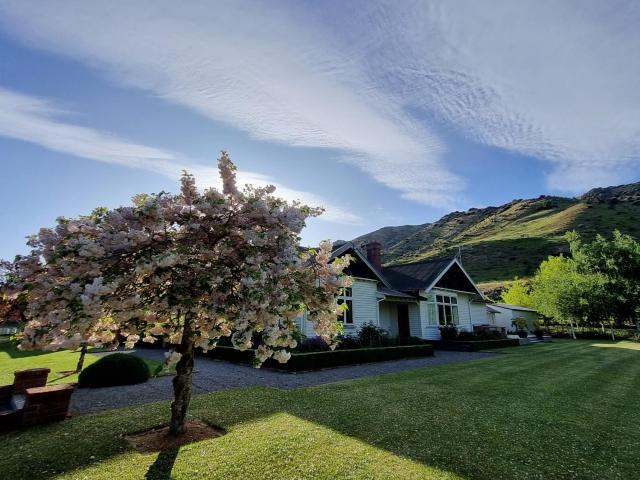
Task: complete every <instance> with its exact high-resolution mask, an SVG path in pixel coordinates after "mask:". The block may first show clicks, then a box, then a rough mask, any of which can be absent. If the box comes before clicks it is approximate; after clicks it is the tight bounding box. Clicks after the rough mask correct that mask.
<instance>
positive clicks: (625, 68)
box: [0, 0, 640, 206]
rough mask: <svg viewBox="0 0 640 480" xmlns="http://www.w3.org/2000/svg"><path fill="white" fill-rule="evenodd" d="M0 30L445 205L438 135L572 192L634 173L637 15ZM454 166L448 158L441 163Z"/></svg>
mask: <svg viewBox="0 0 640 480" xmlns="http://www.w3.org/2000/svg"><path fill="white" fill-rule="evenodd" d="M0 8H1V9H2V11H3V12H4V18H5V21H4V22H3V23H4V26H5V28H6V29H7V30H8V31H11V32H13V33H14V34H15V35H17V36H18V37H20V38H22V39H23V40H25V41H27V42H29V43H30V44H31V45H33V46H36V47H38V48H46V49H49V50H52V51H54V52H57V53H61V54H64V55H68V56H70V57H73V58H77V59H80V60H83V61H85V62H87V63H88V64H90V65H92V66H94V67H96V68H98V69H100V70H101V71H103V72H105V74H106V75H108V76H109V77H110V78H112V79H114V80H115V81H117V82H118V83H120V84H124V85H128V86H134V87H136V88H141V89H145V90H148V91H152V92H154V93H155V94H157V95H158V96H160V97H161V98H163V99H165V100H167V101H170V102H174V103H176V104H180V105H183V106H186V107H188V108H190V109H192V110H195V111H197V112H199V113H201V114H203V115H205V116H207V117H209V118H212V119H215V120H219V121H224V122H227V123H229V124H231V125H234V126H236V127H238V128H240V129H242V130H244V131H247V132H249V133H250V134H252V135H253V136H255V137H257V138H261V139H266V140H269V141H274V142H281V143H284V144H287V145H293V146H307V147H326V148H330V149H333V150H335V151H336V152H337V155H338V156H339V157H340V158H343V159H344V160H346V161H349V162H351V163H353V164H355V165H357V166H358V167H360V168H362V169H363V170H364V171H365V172H367V173H369V174H370V175H371V176H372V177H373V178H375V179H376V180H378V181H379V182H382V183H384V184H385V185H387V186H389V187H392V188H395V189H397V190H399V191H400V192H402V194H403V196H404V197H406V198H409V199H412V200H416V201H419V202H422V203H426V204H429V205H437V206H452V205H456V204H459V203H460V201H459V198H460V196H461V194H463V193H464V181H463V179H461V178H460V176H459V175H456V174H453V173H452V171H453V170H455V165H446V164H444V162H443V153H444V152H445V151H446V149H447V143H446V139H445V138H446V137H444V136H442V135H441V134H439V133H438V132H440V131H441V129H443V130H445V131H446V130H447V129H451V130H453V131H455V132H457V133H458V134H460V135H462V136H464V137H466V138H468V139H470V140H472V141H474V142H478V143H481V144H485V145H489V146H492V147H497V148H499V149H503V150H506V151H511V152H517V153H519V154H524V155H530V156H533V157H536V158H538V159H541V160H545V161H547V162H549V165H550V172H549V173H548V176H547V180H548V184H549V187H550V188H551V189H555V190H559V191H565V192H579V191H582V190H584V189H586V188H589V187H591V186H595V185H603V184H613V183H621V182H624V181H628V180H631V179H633V178H634V176H635V175H637V173H638V171H639V170H640V161H639V159H640V89H638V88H637V79H638V78H640V56H639V55H638V54H637V52H638V51H640V33H639V32H640V30H639V29H638V28H637V25H638V24H639V23H640V5H639V4H638V3H637V2H633V1H615V2H601V1H597V0H587V1H585V2H581V3H580V4H579V5H578V4H576V3H575V2H560V1H555V0H554V1H550V0H542V1H539V0H535V1H534V0H523V1H520V2H512V1H509V0H494V1H492V2H475V1H472V0H468V1H467V0H461V1H459V2H450V1H446V0H433V1H428V2H425V1H411V0H406V1H403V2H397V1H384V0H381V1H370V2H357V3H356V2H340V1H335V2H332V1H330V0H327V1H325V2H322V3H321V4H313V3H311V4H309V3H305V4H296V3H288V2H277V1H274V2H251V1H241V0H239V1H233V2H216V3H215V4H211V3H210V2H199V1H192V2H189V3H188V4H186V5H185V4H181V5H178V4H176V3H175V2H170V1H157V2H153V3H149V2H142V1H130V2H126V3H122V4H118V6H117V8H114V7H113V4H112V3H111V2H82V1H79V0H75V1H68V2H64V3H63V4H60V3H56V4H52V3H42V2H31V1H28V0H19V1H18V0H6V1H0ZM454 162H455V161H454Z"/></svg>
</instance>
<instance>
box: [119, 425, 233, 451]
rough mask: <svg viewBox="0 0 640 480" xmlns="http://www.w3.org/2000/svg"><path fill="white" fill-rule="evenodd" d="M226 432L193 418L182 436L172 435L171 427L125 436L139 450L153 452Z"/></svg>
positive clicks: (171, 448) (174, 447)
mask: <svg viewBox="0 0 640 480" xmlns="http://www.w3.org/2000/svg"><path fill="white" fill-rule="evenodd" d="M224 434H225V432H224V430H221V429H219V428H214V427H211V426H209V425H207V424H206V423H204V422H202V421H200V420H193V421H190V422H187V431H186V432H185V433H184V434H182V435H180V436H173V435H170V434H169V427H162V428H154V429H152V430H147V431H146V432H140V433H136V434H133V435H127V436H125V437H124V438H125V439H126V440H127V442H129V445H131V446H132V447H133V448H135V449H136V450H138V451H139V452H142V453H151V452H158V451H166V450H173V449H177V448H180V447H181V446H182V445H187V444H189V443H193V442H199V441H200V440H206V439H207V438H217V437H220V436H222V435H224Z"/></svg>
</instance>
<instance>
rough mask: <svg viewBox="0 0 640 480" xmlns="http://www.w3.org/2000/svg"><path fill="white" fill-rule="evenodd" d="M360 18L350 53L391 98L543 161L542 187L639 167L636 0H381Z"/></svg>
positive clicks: (570, 187)
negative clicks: (547, 164) (545, 164)
mask: <svg viewBox="0 0 640 480" xmlns="http://www.w3.org/2000/svg"><path fill="white" fill-rule="evenodd" d="M359 17H360V18H361V21H360V22H359V23H358V24H357V25H358V26H357V27H356V28H355V29H351V30H350V32H351V37H350V38H349V42H348V44H349V45H350V47H349V48H350V50H349V53H350V55H354V56H357V57H359V58H364V59H366V62H367V65H368V66H367V70H368V71H370V72H372V73H373V74H374V75H376V76H377V82H378V83H379V84H384V85H387V86H388V88H389V90H390V91H392V92H394V94H395V95H396V96H397V98H398V101H399V102H401V103H403V104H405V105H409V106H411V107H412V108H414V109H416V110H417V111H421V112H423V113H424V114H426V115H427V116H428V117H429V118H432V119H434V121H437V122H439V123H442V124H444V125H446V126H448V127H450V128H452V129H454V130H456V131H457V132H459V133H460V134H462V135H464V136H466V137H467V138H469V139H471V140H473V141H476V142H480V143H483V144H486V145H490V146H493V147H498V148H502V149H505V150H509V151H513V152H517V153H520V154H525V155H530V156H533V157H536V158H538V159H541V160H547V161H548V162H550V165H551V166H552V170H551V172H550V173H549V174H548V177H547V180H548V184H549V186H550V188H552V189H554V190H558V191H565V192H580V191H584V190H585V189H587V188H590V187H593V186H596V185H610V184H615V183H622V182H624V181H629V180H631V179H634V178H635V177H636V176H637V175H638V173H639V172H640V89H638V87H637V84H638V78H640V55H638V52H639V51H640V29H638V28H637V27H638V25H639V24H640V4H638V2H629V1H613V2H600V1H584V2H580V3H579V4H577V3H575V2H562V1H555V0H553V1H544V0H543V1H540V0H523V1H519V2H513V1H510V0H494V1H492V2H476V1H472V0H462V1H458V2H449V1H444V0H442V1H440V0H435V1H430V2H423V1H413V2H412V1H406V2H382V3H376V4H368V5H367V8H366V11H364V12H362V13H361V14H360V15H359ZM365 29H366V32H367V37H366V40H365V39H363V37H362V35H360V34H361V33H363V32H364V31H365ZM390 32H394V34H390ZM394 64H396V65H398V66H399V68H398V69H396V70H393V69H391V68H389V67H390V66H391V65H394Z"/></svg>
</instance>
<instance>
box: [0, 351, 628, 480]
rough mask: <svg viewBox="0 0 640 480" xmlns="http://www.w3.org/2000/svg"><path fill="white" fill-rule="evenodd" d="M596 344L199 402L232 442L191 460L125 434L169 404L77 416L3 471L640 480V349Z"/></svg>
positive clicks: (193, 450)
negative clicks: (149, 449) (147, 447)
mask: <svg viewBox="0 0 640 480" xmlns="http://www.w3.org/2000/svg"><path fill="white" fill-rule="evenodd" d="M621 343H622V344H624V345H626V344H627V342H621ZM601 344H604V342H601ZM593 345H598V343H594V342H587V341H559V342H554V343H552V344H544V345H536V346H533V347H522V348H512V349H509V350H508V353H505V354H502V355H496V356H494V357H491V358H487V359H484V360H478V361H471V362H465V363H459V364H450V365H444V366H441V367H436V368H422V369H417V370H413V371H408V372H403V373H399V374H390V375H383V376H378V377H369V378H363V379H358V380H353V381H347V382H341V383H337V384H333V385H323V386H317V387H312V388H305V389H298V390H277V389H271V388H245V389H235V390H227V391H223V392H218V393H214V394H206V395H200V396H197V397H195V398H194V401H193V404H192V408H191V414H192V415H193V416H194V417H196V418H199V419H201V420H203V421H205V422H207V423H209V424H211V425H215V426H218V427H221V428H223V429H225V430H226V431H227V435H224V436H222V437H220V438H216V439H212V440H206V441H203V442H198V443H194V444H191V445H188V446H185V447H182V448H181V449H180V450H179V451H178V452H165V453H163V454H149V455H142V454H140V453H137V452H134V451H132V450H131V448H130V447H129V446H128V445H127V443H126V441H125V440H124V438H123V435H125V434H127V433H132V432H137V431H141V430H145V429H148V428H151V427H155V426H159V425H163V424H166V422H167V420H168V416H169V404H168V402H162V403H157V404H151V405H144V406H139V407H133V408H127V409H122V410H116V411H111V412H106V413H102V414H97V415H86V416H80V417H75V418H72V419H70V420H68V421H65V422H63V423H60V424H55V425H50V426H46V427H38V428H33V429H30V430H26V431H23V432H14V433H9V434H4V435H0V442H2V445H4V447H5V448H4V453H3V455H2V456H0V472H2V474H3V475H4V476H6V477H7V478H12V479H21V478H29V479H31V478H38V479H47V478H73V479H76V478H77V479H80V478H88V479H94V478H96V479H103V478H104V479H107V478H118V479H120V478H122V479H141V478H175V479H188V478H189V479H190V478H203V479H204V478H227V479H233V478H242V479H244V478H252V479H253V478H434V479H450V478H474V479H476V478H477V479H491V480H494V479H499V478H505V479H507V478H509V479H511V478H537V479H546V478H581V479H582V478H584V479H602V478H635V477H636V476H637V445H638V444H640V398H639V397H638V394H637V392H638V391H640V362H638V358H637V352H636V351H634V350H629V349H626V348H594V347H593ZM617 345H620V344H617ZM169 472H170V473H171V477H170V476H169Z"/></svg>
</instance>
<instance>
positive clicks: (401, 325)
mask: <svg viewBox="0 0 640 480" xmlns="http://www.w3.org/2000/svg"><path fill="white" fill-rule="evenodd" d="M409 335H410V331H409V305H402V304H400V305H398V336H399V337H400V338H407V337H408V336H409Z"/></svg>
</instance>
